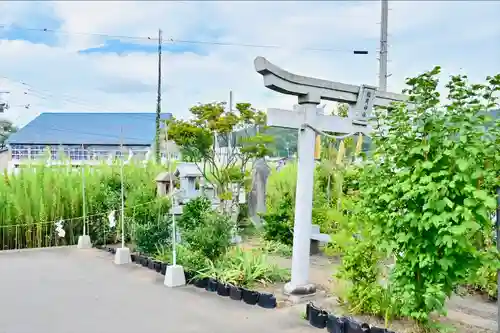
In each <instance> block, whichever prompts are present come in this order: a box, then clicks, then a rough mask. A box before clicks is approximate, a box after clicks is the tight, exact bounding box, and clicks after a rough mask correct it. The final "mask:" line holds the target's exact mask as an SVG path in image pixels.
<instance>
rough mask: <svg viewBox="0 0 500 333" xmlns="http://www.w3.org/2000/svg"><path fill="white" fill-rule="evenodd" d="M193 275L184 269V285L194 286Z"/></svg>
mask: <svg viewBox="0 0 500 333" xmlns="http://www.w3.org/2000/svg"><path fill="white" fill-rule="evenodd" d="M195 275H196V274H195V273H194V272H192V271H190V270H188V269H186V270H185V271H184V278H185V279H186V284H194V279H195Z"/></svg>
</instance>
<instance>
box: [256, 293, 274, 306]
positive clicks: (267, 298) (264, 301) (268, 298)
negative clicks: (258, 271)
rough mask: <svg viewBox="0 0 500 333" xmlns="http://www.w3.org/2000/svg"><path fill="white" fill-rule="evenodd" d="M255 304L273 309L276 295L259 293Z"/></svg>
mask: <svg viewBox="0 0 500 333" xmlns="http://www.w3.org/2000/svg"><path fill="white" fill-rule="evenodd" d="M257 304H258V305H259V306H260V307H262V308H264V309H274V308H275V307H276V297H275V296H274V295H273V294H270V293H260V296H259V300H258V302H257Z"/></svg>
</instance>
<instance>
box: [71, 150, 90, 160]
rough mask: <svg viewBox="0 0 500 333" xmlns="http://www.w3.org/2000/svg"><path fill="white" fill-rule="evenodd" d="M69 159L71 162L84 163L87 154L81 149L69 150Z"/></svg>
mask: <svg viewBox="0 0 500 333" xmlns="http://www.w3.org/2000/svg"><path fill="white" fill-rule="evenodd" d="M68 155H69V158H70V159H71V160H73V161H84V160H87V159H88V152H87V150H86V149H84V148H82V147H71V148H69V154H68Z"/></svg>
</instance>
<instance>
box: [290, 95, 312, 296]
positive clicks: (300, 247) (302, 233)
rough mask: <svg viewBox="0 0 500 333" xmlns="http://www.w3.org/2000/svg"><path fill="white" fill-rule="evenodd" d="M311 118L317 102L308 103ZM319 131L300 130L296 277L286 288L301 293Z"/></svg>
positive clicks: (305, 275)
mask: <svg viewBox="0 0 500 333" xmlns="http://www.w3.org/2000/svg"><path fill="white" fill-rule="evenodd" d="M304 108H305V113H306V117H307V118H311V119H313V117H315V116H316V105H315V104H307V105H305V106H304ZM315 138H316V133H315V132H314V130H312V129H311V128H309V127H305V128H303V129H300V130H299V137H298V147H297V148H298V154H297V155H298V168H297V169H298V170H297V187H296V194H295V223H294V228H293V256H292V280H291V281H290V283H289V284H288V286H286V291H288V292H290V293H291V292H294V291H295V292H297V291H298V289H301V288H306V289H309V286H308V283H309V281H308V277H309V252H310V244H311V243H310V242H311V239H310V237H311V225H312V221H311V220H312V206H313V205H312V202H313V187H314V154H312V152H313V151H314V145H315Z"/></svg>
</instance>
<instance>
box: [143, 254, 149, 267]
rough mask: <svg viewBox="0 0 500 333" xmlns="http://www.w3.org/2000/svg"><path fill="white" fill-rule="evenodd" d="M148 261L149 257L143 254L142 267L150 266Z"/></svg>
mask: <svg viewBox="0 0 500 333" xmlns="http://www.w3.org/2000/svg"><path fill="white" fill-rule="evenodd" d="M148 261H149V259H148V257H146V256H143V257H142V261H141V265H142V267H148Z"/></svg>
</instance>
